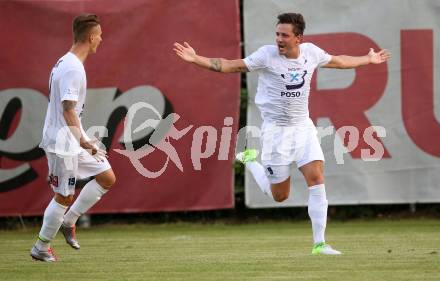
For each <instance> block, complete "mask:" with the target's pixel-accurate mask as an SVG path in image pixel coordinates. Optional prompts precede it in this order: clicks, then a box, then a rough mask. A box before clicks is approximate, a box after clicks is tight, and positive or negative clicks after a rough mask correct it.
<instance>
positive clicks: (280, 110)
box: [243, 43, 331, 126]
mask: <svg viewBox="0 0 440 281" xmlns="http://www.w3.org/2000/svg"><path fill="white" fill-rule="evenodd" d="M299 47H300V55H299V57H298V58H297V59H288V58H286V57H285V56H283V55H280V54H279V52H278V47H277V46H275V45H265V46H263V47H261V48H259V49H258V50H257V51H255V52H254V53H252V54H251V55H249V56H248V57H246V58H245V59H243V61H244V63H245V64H246V66H247V68H248V70H249V71H258V88H257V94H256V97H255V104H256V105H257V106H258V108H259V109H260V112H261V116H262V118H263V120H264V121H266V122H274V123H276V124H277V125H280V126H295V125H301V124H304V123H306V122H307V120H308V119H309V94H310V81H311V80H312V75H313V72H314V70H315V69H316V68H317V67H319V66H322V65H325V64H327V63H328V62H329V61H330V60H331V55H329V54H327V53H326V52H324V51H323V50H322V49H320V48H319V47H317V46H316V45H314V44H312V43H303V44H300V45H299Z"/></svg>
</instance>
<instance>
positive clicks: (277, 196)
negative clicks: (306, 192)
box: [272, 192, 289, 202]
mask: <svg viewBox="0 0 440 281" xmlns="http://www.w3.org/2000/svg"><path fill="white" fill-rule="evenodd" d="M272 195H273V199H274V200H275V201H277V202H283V201H285V200H286V199H287V198H289V194H288V193H285V192H272Z"/></svg>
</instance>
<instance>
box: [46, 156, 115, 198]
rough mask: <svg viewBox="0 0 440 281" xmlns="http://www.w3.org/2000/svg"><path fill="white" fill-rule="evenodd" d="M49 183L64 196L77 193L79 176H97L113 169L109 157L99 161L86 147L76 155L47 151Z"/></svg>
mask: <svg viewBox="0 0 440 281" xmlns="http://www.w3.org/2000/svg"><path fill="white" fill-rule="evenodd" d="M46 156H47V162H48V165H49V184H50V185H51V187H52V189H53V191H54V192H56V193H59V194H61V195H63V196H68V195H73V194H75V183H76V179H77V178H80V179H82V178H88V177H91V176H96V175H98V174H100V173H102V172H104V171H107V170H109V169H111V166H110V163H109V162H108V161H107V159H104V160H102V161H97V160H96V159H95V158H93V157H92V156H91V155H90V154H89V153H88V152H87V151H85V150H84V149H82V150H81V152H80V153H79V154H77V155H74V156H64V155H60V154H56V153H52V152H47V151H46Z"/></svg>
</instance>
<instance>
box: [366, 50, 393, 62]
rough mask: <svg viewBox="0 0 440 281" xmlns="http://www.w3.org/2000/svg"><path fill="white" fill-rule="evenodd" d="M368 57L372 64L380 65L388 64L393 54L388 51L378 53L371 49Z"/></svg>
mask: <svg viewBox="0 0 440 281" xmlns="http://www.w3.org/2000/svg"><path fill="white" fill-rule="evenodd" d="M368 57H369V58H370V63H373V64H379V63H383V62H386V61H387V60H388V59H389V58H390V57H391V53H390V52H389V51H388V50H386V49H382V50H380V51H379V52H377V53H376V52H375V51H374V50H373V48H370V52H368Z"/></svg>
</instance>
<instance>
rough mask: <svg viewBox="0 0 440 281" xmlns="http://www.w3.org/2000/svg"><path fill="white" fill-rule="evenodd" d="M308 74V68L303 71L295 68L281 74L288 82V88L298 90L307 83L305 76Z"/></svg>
mask: <svg viewBox="0 0 440 281" xmlns="http://www.w3.org/2000/svg"><path fill="white" fill-rule="evenodd" d="M306 74H307V70H303V71H302V72H300V71H297V70H293V71H290V72H288V73H286V74H281V77H282V78H283V80H284V81H285V83H286V89H287V90H296V89H300V88H302V86H304V83H305V79H304V77H305V76H306Z"/></svg>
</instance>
